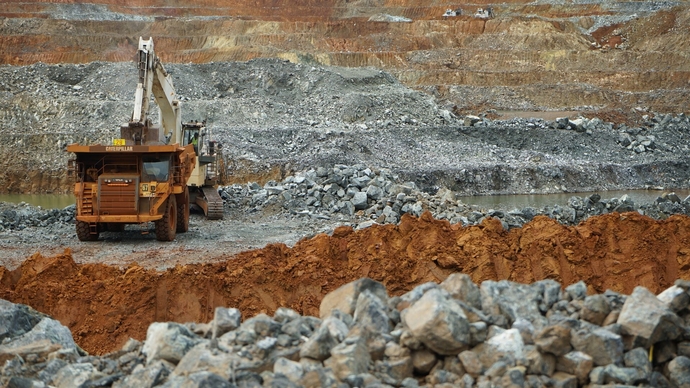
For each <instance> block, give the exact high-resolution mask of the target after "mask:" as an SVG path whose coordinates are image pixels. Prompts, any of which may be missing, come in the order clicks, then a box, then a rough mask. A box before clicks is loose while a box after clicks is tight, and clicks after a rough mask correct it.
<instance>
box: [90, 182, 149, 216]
mask: <svg viewBox="0 0 690 388" xmlns="http://www.w3.org/2000/svg"><path fill="white" fill-rule="evenodd" d="M138 191H139V177H137V176H126V177H125V176H104V175H101V176H100V177H98V214H100V215H135V214H137V207H138V199H139V192H138Z"/></svg>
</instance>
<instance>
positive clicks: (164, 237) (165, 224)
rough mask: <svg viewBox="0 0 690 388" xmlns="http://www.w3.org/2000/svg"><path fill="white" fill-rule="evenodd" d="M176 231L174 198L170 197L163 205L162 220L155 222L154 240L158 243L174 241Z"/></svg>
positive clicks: (175, 204)
mask: <svg viewBox="0 0 690 388" xmlns="http://www.w3.org/2000/svg"><path fill="white" fill-rule="evenodd" d="M176 229H177V203H176V201H175V196H174V195H171V196H169V197H168V200H167V202H166V204H165V214H164V215H163V218H161V219H160V220H158V221H156V239H157V240H158V241H172V240H174V239H175V230H176Z"/></svg>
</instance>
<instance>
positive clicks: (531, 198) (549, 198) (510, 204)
mask: <svg viewBox="0 0 690 388" xmlns="http://www.w3.org/2000/svg"><path fill="white" fill-rule="evenodd" d="M670 192H675V193H676V194H677V195H678V197H680V199H685V197H687V196H688V195H690V190H687V189H683V190H668V191H661V190H620V191H598V192H583V193H558V194H521V195H485V196H472V197H460V198H459V199H460V200H461V201H462V202H463V203H465V204H468V205H477V206H480V207H482V208H486V209H509V210H510V209H514V208H524V207H528V206H529V207H533V208H542V207H544V206H553V205H566V204H567V203H568V199H570V198H571V197H573V196H578V197H582V198H584V197H587V196H590V195H592V194H595V193H596V194H599V195H600V196H601V198H602V199H611V198H621V197H622V196H623V195H627V196H628V197H629V198H630V199H631V200H632V201H633V202H635V204H644V203H651V202H653V201H654V200H656V198H657V197H659V196H661V195H662V194H664V193H670Z"/></svg>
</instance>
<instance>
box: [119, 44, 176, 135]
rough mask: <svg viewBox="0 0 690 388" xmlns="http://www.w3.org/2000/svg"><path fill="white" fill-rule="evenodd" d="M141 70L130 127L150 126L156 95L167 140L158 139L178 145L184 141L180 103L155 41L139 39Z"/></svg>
mask: <svg viewBox="0 0 690 388" xmlns="http://www.w3.org/2000/svg"><path fill="white" fill-rule="evenodd" d="M137 56H138V65H137V66H138V69H139V81H138V83H137V88H136V91H135V94H134V110H133V112H132V119H131V120H130V122H129V127H130V128H136V127H147V128H148V127H150V126H151V121H150V120H149V118H148V116H149V102H150V101H151V95H152V94H153V96H154V98H155V99H156V103H157V104H158V108H159V110H160V120H161V126H162V127H163V136H164V138H162V139H158V140H160V141H162V142H164V143H166V144H173V143H179V142H180V141H181V140H182V139H181V137H182V119H181V114H180V101H179V100H178V99H177V94H176V93H175V88H174V87H173V83H172V77H171V76H170V74H168V72H167V71H166V70H165V68H164V67H163V64H162V63H161V61H160V59H158V56H156V53H155V51H154V49H153V38H149V39H148V40H144V39H143V38H141V37H140V38H139V50H138V52H137Z"/></svg>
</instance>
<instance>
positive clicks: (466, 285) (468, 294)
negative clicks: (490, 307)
mask: <svg viewBox="0 0 690 388" xmlns="http://www.w3.org/2000/svg"><path fill="white" fill-rule="evenodd" d="M441 288H443V289H444V290H446V291H448V293H449V294H450V295H451V296H452V297H453V298H455V299H458V300H461V301H463V302H465V303H467V304H468V305H470V306H472V307H474V308H477V309H481V308H482V300H481V293H480V292H479V287H477V285H476V284H474V283H473V282H472V279H471V278H470V276H469V275H467V274H463V273H453V274H451V275H450V276H448V277H447V278H446V280H444V281H443V282H442V283H441Z"/></svg>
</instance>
